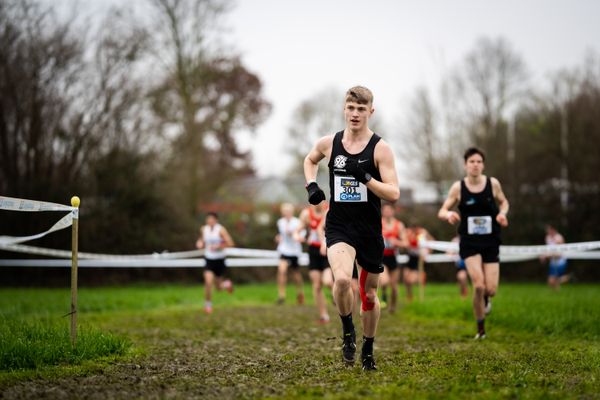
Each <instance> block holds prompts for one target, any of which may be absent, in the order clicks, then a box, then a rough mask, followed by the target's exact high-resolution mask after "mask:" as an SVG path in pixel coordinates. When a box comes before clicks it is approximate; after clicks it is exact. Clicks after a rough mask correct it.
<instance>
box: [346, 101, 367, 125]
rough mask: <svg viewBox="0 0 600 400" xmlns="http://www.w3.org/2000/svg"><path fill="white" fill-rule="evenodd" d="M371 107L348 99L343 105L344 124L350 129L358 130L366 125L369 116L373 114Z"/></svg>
mask: <svg viewBox="0 0 600 400" xmlns="http://www.w3.org/2000/svg"><path fill="white" fill-rule="evenodd" d="M373 111H374V110H373V108H372V107H371V105H370V104H358V103H355V102H353V101H349V102H347V103H346V105H345V106H344V118H345V119H346V126H347V127H348V128H350V130H352V131H360V130H361V129H364V128H365V127H367V125H368V122H369V117H371V114H373Z"/></svg>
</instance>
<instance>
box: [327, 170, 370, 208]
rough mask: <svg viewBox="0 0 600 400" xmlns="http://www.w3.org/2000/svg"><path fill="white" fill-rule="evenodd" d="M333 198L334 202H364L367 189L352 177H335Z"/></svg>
mask: <svg viewBox="0 0 600 400" xmlns="http://www.w3.org/2000/svg"><path fill="white" fill-rule="evenodd" d="M333 196H334V201H336V202H353V203H355V202H366V201H367V187H366V186H365V185H363V184H362V183H360V182H359V181H357V180H356V179H355V178H354V177H352V176H340V175H336V176H335V177H334V187H333Z"/></svg>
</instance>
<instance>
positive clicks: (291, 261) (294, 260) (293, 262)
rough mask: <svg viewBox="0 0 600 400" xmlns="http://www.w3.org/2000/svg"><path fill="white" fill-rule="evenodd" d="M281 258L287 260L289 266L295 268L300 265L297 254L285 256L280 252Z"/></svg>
mask: <svg viewBox="0 0 600 400" xmlns="http://www.w3.org/2000/svg"><path fill="white" fill-rule="evenodd" d="M281 259H282V260H285V261H287V263H288V267H289V268H292V269H297V268H298V267H300V264H298V256H286V255H284V254H282V255H281Z"/></svg>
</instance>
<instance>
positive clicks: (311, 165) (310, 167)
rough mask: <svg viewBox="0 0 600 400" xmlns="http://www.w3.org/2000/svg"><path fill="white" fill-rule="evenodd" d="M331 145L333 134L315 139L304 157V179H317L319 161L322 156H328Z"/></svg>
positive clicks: (308, 180)
mask: <svg viewBox="0 0 600 400" xmlns="http://www.w3.org/2000/svg"><path fill="white" fill-rule="evenodd" d="M332 145H333V135H329V136H324V137H322V138H321V139H319V140H318V141H317V143H316V144H315V146H314V147H313V148H312V149H311V150H310V152H309V153H308V155H307V156H306V158H304V178H305V179H306V182H310V181H315V180H316V179H317V171H318V170H319V162H320V161H321V160H322V159H323V158H325V157H329V155H330V154H331V146H332Z"/></svg>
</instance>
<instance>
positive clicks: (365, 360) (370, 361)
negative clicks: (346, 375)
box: [362, 354, 377, 371]
mask: <svg viewBox="0 0 600 400" xmlns="http://www.w3.org/2000/svg"><path fill="white" fill-rule="evenodd" d="M362 369H363V371H375V370H377V367H376V366H375V359H374V358H373V354H363V355H362Z"/></svg>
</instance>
